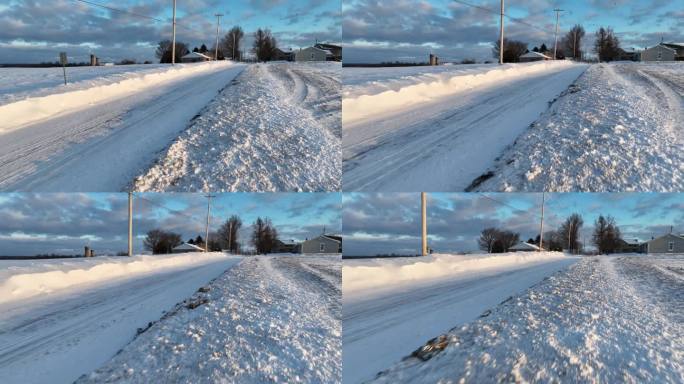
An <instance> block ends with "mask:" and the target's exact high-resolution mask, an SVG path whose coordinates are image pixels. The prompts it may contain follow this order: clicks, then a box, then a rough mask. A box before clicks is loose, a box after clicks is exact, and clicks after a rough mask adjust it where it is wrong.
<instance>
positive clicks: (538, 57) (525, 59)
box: [520, 51, 551, 63]
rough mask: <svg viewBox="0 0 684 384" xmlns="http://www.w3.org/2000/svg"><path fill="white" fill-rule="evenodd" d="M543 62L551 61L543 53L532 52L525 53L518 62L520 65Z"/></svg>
mask: <svg viewBox="0 0 684 384" xmlns="http://www.w3.org/2000/svg"><path fill="white" fill-rule="evenodd" d="M545 60H551V57H550V56H546V55H545V54H543V53H540V52H534V51H530V52H527V53H526V54H524V55H522V56H520V62H521V63H529V62H531V61H545Z"/></svg>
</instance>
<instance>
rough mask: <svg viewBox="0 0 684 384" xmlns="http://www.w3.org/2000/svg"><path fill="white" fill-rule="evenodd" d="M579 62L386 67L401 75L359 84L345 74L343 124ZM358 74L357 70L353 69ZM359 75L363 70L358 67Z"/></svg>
mask: <svg viewBox="0 0 684 384" xmlns="http://www.w3.org/2000/svg"><path fill="white" fill-rule="evenodd" d="M572 65H575V64H574V63H573V62H570V61H555V62H538V63H525V64H506V65H503V66H498V65H497V66H490V65H487V66H474V67H468V66H445V67H438V68H446V70H443V71H439V72H436V71H429V72H427V73H425V70H424V67H418V68H421V70H422V72H421V73H413V74H410V75H407V76H402V73H403V72H402V71H394V70H389V69H384V70H385V72H384V73H386V74H387V75H388V76H392V75H395V76H396V75H398V77H397V78H392V77H387V78H384V79H381V78H380V77H378V76H367V77H369V78H370V79H371V80H370V81H368V82H365V83H362V84H358V85H350V86H347V85H346V84H348V83H351V84H354V83H357V82H358V81H357V80H355V79H354V78H348V77H346V76H345V78H344V81H345V89H344V93H343V100H342V108H343V110H344V114H343V116H342V122H343V124H348V123H352V122H356V121H358V120H363V119H364V118H368V117H371V116H373V117H374V118H375V117H377V116H378V115H386V114H389V113H391V112H392V111H395V110H399V109H402V108H406V107H408V106H413V105H416V104H420V103H424V102H429V101H432V100H435V99H439V98H440V97H444V96H447V95H453V94H455V93H459V92H463V91H466V90H469V89H472V88H475V87H482V86H487V85H492V84H495V83H498V82H501V81H510V80H515V79H519V78H522V77H525V76H529V75H534V74H539V73H543V72H546V71H549V70H554V69H558V68H561V67H569V66H572ZM351 73H352V74H354V73H355V72H351ZM356 73H357V76H363V72H361V71H356Z"/></svg>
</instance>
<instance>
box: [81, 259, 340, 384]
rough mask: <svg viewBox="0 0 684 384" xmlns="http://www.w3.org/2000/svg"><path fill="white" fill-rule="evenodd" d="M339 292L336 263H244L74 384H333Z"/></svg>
mask: <svg viewBox="0 0 684 384" xmlns="http://www.w3.org/2000/svg"><path fill="white" fill-rule="evenodd" d="M340 288H341V267H340V256H339V255H328V256H293V255H289V256H260V257H247V258H245V259H244V260H243V261H242V262H241V263H240V264H239V265H237V266H236V267H234V268H232V269H231V270H230V271H229V272H228V273H226V274H224V275H223V276H221V277H219V278H218V279H216V280H215V281H213V282H212V283H211V284H209V285H208V286H207V287H206V289H203V290H202V291H201V292H197V293H196V294H195V295H194V296H192V297H191V298H190V299H188V300H186V301H185V302H184V303H181V304H179V305H177V306H176V307H175V308H174V309H173V310H172V311H170V312H168V313H167V314H166V315H165V316H164V317H163V318H162V319H161V320H160V321H159V322H156V323H154V324H153V325H151V327H150V328H149V329H147V330H146V331H145V332H143V333H141V334H139V335H138V336H137V337H136V338H135V340H133V342H131V343H130V344H128V345H127V346H126V347H125V348H123V349H122V350H121V351H120V352H119V353H118V354H117V355H116V356H114V358H112V359H111V360H110V361H109V362H107V363H106V364H104V365H103V366H102V367H100V368H99V369H97V370H96V371H94V372H92V373H90V374H88V375H85V376H83V377H81V379H80V380H78V381H77V382H78V383H102V382H126V383H150V382H167V383H186V382H193V383H196V382H206V383H265V382H270V383H275V382H288V383H335V382H339V381H340V380H341V375H342V363H341V334H342V327H341V321H340V318H341V308H340V307H341V289H340ZM191 303H195V304H196V305H197V306H196V307H194V308H193V306H192V305H189V304H191Z"/></svg>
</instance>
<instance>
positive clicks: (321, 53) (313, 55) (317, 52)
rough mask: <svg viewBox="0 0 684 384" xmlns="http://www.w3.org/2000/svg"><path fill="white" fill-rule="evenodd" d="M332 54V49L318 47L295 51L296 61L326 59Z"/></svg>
mask: <svg viewBox="0 0 684 384" xmlns="http://www.w3.org/2000/svg"><path fill="white" fill-rule="evenodd" d="M330 54H332V53H331V52H330V51H326V50H324V49H320V48H316V47H309V48H302V49H300V50H299V51H297V52H296V53H295V61H326V60H328V55H330Z"/></svg>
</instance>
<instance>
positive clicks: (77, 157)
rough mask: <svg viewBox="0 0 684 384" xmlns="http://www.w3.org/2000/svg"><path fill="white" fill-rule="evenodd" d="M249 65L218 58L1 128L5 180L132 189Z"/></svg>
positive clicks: (14, 184) (13, 184) (13, 185)
mask: <svg viewBox="0 0 684 384" xmlns="http://www.w3.org/2000/svg"><path fill="white" fill-rule="evenodd" d="M204 65H207V68H211V67H213V65H212V63H201V64H193V65H192V66H188V67H184V68H188V70H190V69H191V68H195V67H196V68H202V67H203V66H204ZM245 67H246V66H245V65H243V64H233V65H230V64H223V63H220V64H219V65H218V67H217V69H216V70H213V71H204V72H201V73H198V74H195V75H194V76H184V77H182V78H180V79H177V80H174V81H168V82H164V83H163V84H158V86H155V87H152V88H147V89H145V91H144V92H137V93H134V94H132V95H129V96H126V97H123V98H119V99H116V100H112V101H109V102H105V103H99V104H94V105H91V106H90V107H89V108H86V109H82V110H79V111H77V112H74V113H66V114H63V115H61V114H60V115H58V116H55V117H54V118H51V119H49V120H47V121H44V122H39V123H36V124H32V125H30V126H27V127H24V128H22V129H17V130H14V131H12V132H8V133H4V134H0V188H2V189H5V190H14V191H46V192H62V191H66V192H80V191H86V192H112V191H120V190H129V186H130V184H131V183H132V181H133V179H134V178H135V176H136V175H137V174H139V173H140V172H142V171H143V170H144V169H145V168H147V167H148V166H149V165H150V164H152V163H153V162H154V160H155V159H156V158H157V157H158V155H159V153H158V152H159V151H161V150H163V149H164V148H165V147H166V146H167V145H169V144H170V143H171V142H172V141H173V140H174V139H175V138H176V137H177V136H178V134H179V132H180V131H182V130H184V129H185V128H186V125H187V123H188V122H189V121H190V120H191V119H192V117H193V116H195V115H196V114H197V113H198V112H199V111H200V110H201V109H202V108H203V107H204V106H205V105H206V104H207V103H209V102H210V101H211V100H212V99H213V98H214V97H215V96H216V95H217V93H218V91H219V90H221V89H223V88H224V87H226V86H229V85H230V82H231V81H232V80H233V79H234V78H235V77H236V76H237V75H239V74H240V73H241V72H242V71H243V70H244V68H245ZM111 86H115V84H112V85H111ZM84 92H85V91H84ZM53 96H54V97H57V96H59V95H53ZM103 175H107V177H103Z"/></svg>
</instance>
